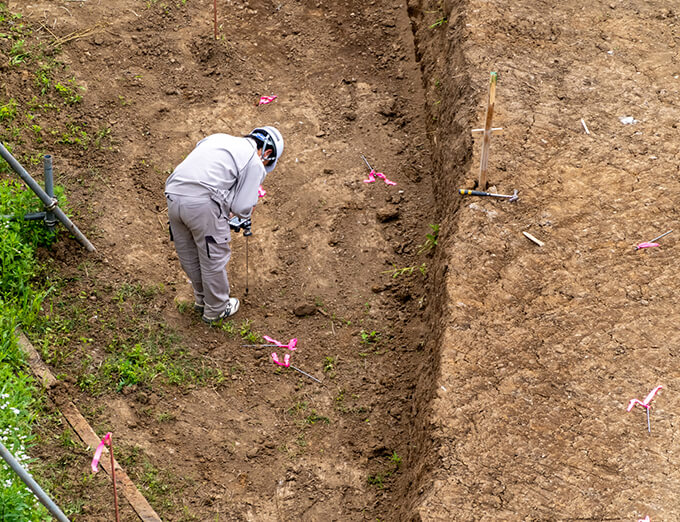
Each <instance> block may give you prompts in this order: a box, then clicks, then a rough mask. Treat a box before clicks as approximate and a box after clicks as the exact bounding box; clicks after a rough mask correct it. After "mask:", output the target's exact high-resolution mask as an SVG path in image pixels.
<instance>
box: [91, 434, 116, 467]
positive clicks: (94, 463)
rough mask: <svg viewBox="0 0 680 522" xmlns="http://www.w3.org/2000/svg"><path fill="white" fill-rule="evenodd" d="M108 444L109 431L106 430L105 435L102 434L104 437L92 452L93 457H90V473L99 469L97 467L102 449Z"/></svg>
mask: <svg viewBox="0 0 680 522" xmlns="http://www.w3.org/2000/svg"><path fill="white" fill-rule="evenodd" d="M110 445H111V432H108V433H107V434H106V435H104V438H103V439H102V440H101V442H100V443H99V446H97V449H96V450H95V452H94V457H93V458H92V473H97V472H98V471H99V469H98V465H99V459H100V458H101V457H102V451H104V446H110Z"/></svg>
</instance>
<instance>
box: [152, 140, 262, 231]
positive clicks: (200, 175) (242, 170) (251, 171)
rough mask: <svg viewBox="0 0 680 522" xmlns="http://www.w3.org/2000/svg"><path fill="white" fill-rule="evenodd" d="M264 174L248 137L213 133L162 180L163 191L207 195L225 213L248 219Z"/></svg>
mask: <svg viewBox="0 0 680 522" xmlns="http://www.w3.org/2000/svg"><path fill="white" fill-rule="evenodd" d="M266 175H267V173H266V172H265V170H264V165H262V160H261V159H260V158H259V157H258V155H257V146H256V144H255V141H254V140H252V139H250V138H241V137H237V136H230V135H229V134H212V135H210V136H207V137H206V138H203V139H202V140H201V141H199V142H198V143H197V144H196V148H194V150H192V151H191V153H190V154H189V155H188V156H187V157H186V158H185V159H184V161H183V162H182V163H180V164H179V165H178V166H177V168H175V170H174V171H173V173H172V174H170V177H168V179H167V181H166V182H165V193H166V194H171V195H172V194H176V195H179V196H195V197H200V196H206V197H209V198H210V199H212V200H213V201H215V202H217V203H218V204H219V205H220V207H221V209H222V211H223V212H224V213H225V215H227V216H228V215H229V213H230V212H232V213H234V214H235V215H237V216H239V217H241V218H248V217H250V214H251V213H252V211H253V207H254V206H255V205H256V204H257V189H258V187H259V186H260V185H261V184H262V182H263V181H264V178H265V176H266Z"/></svg>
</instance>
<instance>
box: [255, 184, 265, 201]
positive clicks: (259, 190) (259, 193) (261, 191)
mask: <svg viewBox="0 0 680 522" xmlns="http://www.w3.org/2000/svg"><path fill="white" fill-rule="evenodd" d="M266 195H267V191H266V190H265V189H264V188H263V187H262V185H260V186H259V187H257V197H258V198H263V197H265V196H266Z"/></svg>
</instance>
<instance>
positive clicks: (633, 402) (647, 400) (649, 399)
mask: <svg viewBox="0 0 680 522" xmlns="http://www.w3.org/2000/svg"><path fill="white" fill-rule="evenodd" d="M661 388H663V386H661V385H659V386H657V387H656V388H654V389H653V390H652V391H650V392H649V394H647V397H645V399H644V400H642V401H641V400H638V399H631V400H630V402H629V403H628V408H626V411H630V410H632V409H633V408H634V407H635V405H636V404H639V405H640V406H642V407H643V408H647V409H649V408H650V405H649V403H650V402H652V399H653V398H654V396H655V395H656V394H657V393H658V392H659V390H660V389H661Z"/></svg>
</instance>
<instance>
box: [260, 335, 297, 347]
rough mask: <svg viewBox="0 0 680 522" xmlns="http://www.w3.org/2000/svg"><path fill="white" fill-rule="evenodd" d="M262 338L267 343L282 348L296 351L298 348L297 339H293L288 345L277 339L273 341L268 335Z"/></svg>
mask: <svg viewBox="0 0 680 522" xmlns="http://www.w3.org/2000/svg"><path fill="white" fill-rule="evenodd" d="M262 338H263V339H264V340H265V341H268V342H270V343H272V344H275V345H276V346H280V347H281V348H288V349H289V350H295V349H296V348H297V338H295V339H291V340H290V341H288V344H281V343H280V342H279V341H277V340H276V339H272V338H271V337H269V336H268V335H263V336H262Z"/></svg>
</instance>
